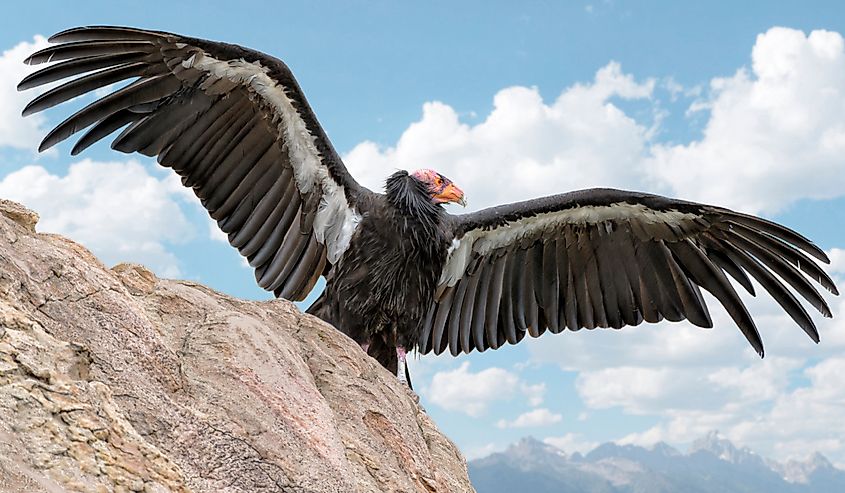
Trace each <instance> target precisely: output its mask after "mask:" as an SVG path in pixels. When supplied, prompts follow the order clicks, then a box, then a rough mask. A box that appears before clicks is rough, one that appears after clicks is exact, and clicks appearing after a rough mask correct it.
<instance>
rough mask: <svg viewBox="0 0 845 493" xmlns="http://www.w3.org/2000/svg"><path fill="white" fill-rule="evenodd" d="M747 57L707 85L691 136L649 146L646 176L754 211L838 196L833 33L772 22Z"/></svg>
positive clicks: (839, 94)
mask: <svg viewBox="0 0 845 493" xmlns="http://www.w3.org/2000/svg"><path fill="white" fill-rule="evenodd" d="M751 60H752V63H751V67H750V69H749V68H742V69H740V70H738V71H737V72H736V74H734V75H733V76H731V77H725V78H716V79H713V81H712V82H711V84H710V89H711V95H710V97H709V98H708V99H707V100H706V101H705V102H704V107H706V108H707V109H709V111H710V118H709V120H708V121H707V125H706V127H705V129H704V135H703V138H702V139H701V140H698V141H695V142H691V143H689V144H680V145H663V144H655V145H653V146H652V147H651V152H652V153H653V156H654V157H653V159H651V160H650V164H649V166H650V170H651V173H652V175H653V176H654V178H655V179H656V180H658V181H660V182H662V183H665V184H666V185H668V189H669V190H670V191H671V192H673V193H675V194H678V195H682V196H684V197H687V198H689V199H692V200H701V201H707V202H715V203H719V204H724V205H727V206H731V207H735V208H739V209H743V210H748V211H755V212H759V211H764V212H769V213H772V212H777V211H778V210H781V209H783V208H784V207H785V206H787V205H788V204H790V203H792V202H794V201H796V200H798V199H801V198H806V197H812V198H818V199H824V198H831V197H836V196H840V195H842V193H843V190H845V165H843V161H842V158H841V157H842V155H843V152H845V92H843V91H842V87H843V86H845V43H843V38H842V36H841V35H840V34H839V33H836V32H830V31H813V32H811V33H810V34H809V35H805V34H804V33H803V32H801V31H798V30H795V29H787V28H772V29H770V30H769V31H767V32H766V33H764V34H760V35H759V36H758V37H757V41H756V43H755V45H754V49H753V51H752V54H751Z"/></svg>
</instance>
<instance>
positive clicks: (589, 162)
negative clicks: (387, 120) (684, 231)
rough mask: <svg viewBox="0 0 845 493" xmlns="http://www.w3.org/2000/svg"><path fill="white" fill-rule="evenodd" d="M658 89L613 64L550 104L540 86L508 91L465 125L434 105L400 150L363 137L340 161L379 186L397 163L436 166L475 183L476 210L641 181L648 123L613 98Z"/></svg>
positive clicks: (472, 189) (448, 110)
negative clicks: (480, 118) (481, 116)
mask: <svg viewBox="0 0 845 493" xmlns="http://www.w3.org/2000/svg"><path fill="white" fill-rule="evenodd" d="M654 86H655V82H654V80H647V81H644V82H638V81H636V80H635V79H634V78H633V77H632V76H631V75H628V74H624V73H623V72H622V68H621V67H620V65H619V64H618V63H615V62H612V63H610V64H608V65H607V66H605V67H603V68H602V69H600V70H599V71H598V72H597V73H596V76H595V79H594V80H593V81H592V83H589V84H576V85H574V86H572V87H570V88H568V89H567V90H566V91H564V92H563V93H562V94H561V95H560V97H559V98H558V99H557V100H556V101H554V102H553V103H552V104H546V103H544V102H543V100H542V97H541V96H540V94H539V91H538V90H537V88H527V87H510V88H506V89H502V90H501V91H499V92H498V93H497V94H496V96H495V97H494V99H493V111H492V112H491V113H490V115H489V116H488V117H487V118H486V119H485V120H484V121H483V122H481V123H479V124H477V125H474V126H472V125H468V124H466V123H463V122H461V121H460V119H459V117H458V113H457V112H456V111H455V110H454V109H453V108H452V107H451V106H449V105H447V104H445V103H442V102H430V103H426V104H425V105H424V106H423V115H422V118H421V120H420V121H418V122H415V123H413V124H411V125H410V126H409V127H408V129H407V130H405V132H404V133H403V134H402V136H401V138H400V139H399V142H398V143H397V144H396V145H395V146H394V147H389V148H380V147H379V146H378V145H376V144H375V143H372V142H364V143H361V144H359V145H358V146H356V147H355V148H354V149H353V150H352V151H350V152H349V153H348V154H347V155H346V156H345V158H344V160H345V162H346V163H347V165H348V166H349V167H350V169H351V171H352V172H353V174H354V175H355V176H356V177H358V178H359V180H360V181H362V182H363V183H364V184H366V185H367V186H369V187H372V188H375V189H380V188H381V187H382V186H383V180H384V177H385V175H386V174H389V173H390V172H392V170H394V169H396V168H403V169H417V168H429V167H430V168H435V169H437V170H438V171H440V172H442V173H443V174H445V175H446V176H449V177H450V178H451V179H453V180H454V181H455V182H457V183H459V184H471V187H467V186H465V189H468V190H467V191H468V197H469V200H470V205H471V206H472V207H475V208H479V207H483V206H489V205H493V204H496V203H502V202H510V201H515V200H520V199H527V198H531V197H536V196H538V195H544V194H551V193H559V192H560V191H562V190H569V189H573V188H583V187H588V186H600V185H602V186H620V187H621V186H626V185H627V186H630V185H631V183H637V184H640V185H641V184H642V183H641V182H640V177H641V176H642V175H643V174H644V171H643V168H642V159H641V158H642V155H643V153H644V152H645V147H644V143H645V142H646V140H647V138H648V135H649V132H650V128H649V127H648V126H647V125H643V124H640V123H637V122H636V121H635V120H634V119H632V118H631V117H629V116H627V115H626V114H625V113H624V112H623V111H622V110H621V109H619V107H618V106H616V105H615V104H613V103H611V102H609V100H610V99H611V98H620V99H628V100H636V99H648V98H649V97H650V96H651V94H652V92H653V90H654ZM610 142H612V143H613V144H612V145H608V143H610ZM503 184H507V186H503Z"/></svg>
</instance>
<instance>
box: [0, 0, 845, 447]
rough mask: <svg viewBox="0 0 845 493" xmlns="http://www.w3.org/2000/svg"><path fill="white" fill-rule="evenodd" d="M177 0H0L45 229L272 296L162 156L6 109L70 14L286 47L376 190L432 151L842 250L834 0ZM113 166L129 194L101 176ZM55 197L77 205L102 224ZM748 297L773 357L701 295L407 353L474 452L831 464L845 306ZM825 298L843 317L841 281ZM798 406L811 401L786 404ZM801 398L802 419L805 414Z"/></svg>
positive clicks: (464, 173) (29, 191)
mask: <svg viewBox="0 0 845 493" xmlns="http://www.w3.org/2000/svg"><path fill="white" fill-rule="evenodd" d="M174 3H175V2H174ZM174 3H172V2H150V1H146V2H129V3H127V4H125V5H121V6H119V7H116V6H114V5H113V2H84V3H78V4H75V5H74V6H73V8H68V7H67V5H68V4H67V3H66V2H42V1H39V2H30V3H28V4H16V5H10V6H7V7H6V18H7V19H9V21H8V22H7V23H6V24H7V25H6V26H5V27H4V29H3V30H2V31H0V50H12V49H13V48H14V47H16V46H18V49H17V50H18V51H12V52H7V53H5V54H4V61H3V62H2V63H4V65H3V71H4V73H3V74H0V80H2V84H3V86H4V87H0V113H2V115H0V117H2V119H3V120H4V121H5V122H7V123H6V126H5V127H4V126H2V124H0V158H1V159H0V195H3V194H5V195H6V196H7V197H8V198H14V199H18V200H21V201H23V202H24V203H27V205H30V206H31V207H35V208H36V209H37V210H39V212H40V213H41V214H42V217H43V218H44V219H43V220H42V223H41V228H42V230H45V229H46V230H50V231H57V232H62V233H64V234H68V235H69V236H71V237H72V238H75V239H77V240H79V241H81V242H82V243H83V244H86V245H87V246H89V247H90V248H92V249H93V250H94V251H95V253H97V254H98V255H100V256H101V258H103V259H104V260H105V261H106V262H107V263H114V262H117V261H119V260H133V261H141V262H144V263H147V264H148V265H151V266H152V267H153V268H154V269H155V270H156V271H157V272H158V273H160V274H162V275H174V276H179V277H185V278H190V279H195V280H198V281H201V282H203V283H206V284H209V285H211V286H212V287H214V288H216V289H218V290H221V291H224V292H227V293H230V294H234V295H237V296H242V297H247V298H253V299H267V295H266V294H265V293H263V292H262V291H260V290H259V289H258V288H256V287H255V286H254V285H253V276H252V273H251V272H250V271H249V270H247V269H246V268H245V267H244V265H243V263H242V262H241V260H240V259H239V257H238V256H237V254H236V253H235V252H234V251H233V250H232V249H230V248H229V247H228V246H227V245H225V244H224V243H223V242H222V241H219V239H214V237H213V235H211V234H210V232H209V226H208V224H209V223H208V220H207V219H206V218H205V216H204V212H203V211H201V210H200V209H199V207H197V206H196V205H195V204H194V202H195V201H192V200H191V197H189V196H188V195H187V194H184V193H181V192H179V191H178V190H177V188H178V187H176V186H175V185H174V182H173V181H172V180H170V179H169V178H168V175H167V173H166V172H165V170H161V169H158V168H156V167H155V166H154V165H152V164H151V161H150V160H147V159H143V158H141V157H130V156H125V155H121V154H117V153H114V152H112V151H110V150H108V147H107V146H104V145H98V146H95V147H94V148H92V149H91V150H90V152H86V154H85V155H84V156H80V159H75V158H74V159H72V158H70V156H69V155H68V151H69V149H70V147H69V146H68V145H64V146H59V148H58V152H54V153H51V154H46V155H36V154H34V152H33V148H34V140H33V139H34V136H38V135H43V133H44V131H45V130H46V129H47V127H48V125H49V124H50V123H53V124H55V123H57V122H58V121H59V120H60V119H61V118H62V117H63V116H65V115H67V114H68V110H67V109H63V110H59V111H52V112H47V114H46V116H45V117H44V120H42V121H37V120H32V119H30V120H27V121H26V122H22V121H21V120H19V119H17V116H15V115H16V114H17V113H19V110H20V105H21V104H23V103H22V102H23V101H24V99H26V97H28V96H19V95H16V94H14V91H9V90H8V88H9V87H10V84H14V83H16V79H17V78H19V77H20V76H22V75H23V74H24V73H26V72H25V69H23V68H20V69H17V68H16V69H15V70H20V72H19V73H17V72H14V71H13V70H12V69H10V68H7V67H13V65H12V64H13V62H14V63H15V65H14V67H17V65H16V62H15V60H14V57H18V58H22V57H23V56H21V54H22V53H24V51H25V49H31V47H30V46H29V45H23V46H21V45H20V43H23V42H26V43H32V42H33V39H34V38H33V36H35V35H45V36H46V35H49V34H52V33H53V32H56V31H59V30H62V29H65V28H67V27H72V26H76V25H86V24H121V25H132V26H139V27H148V28H153V29H160V30H168V31H173V32H178V33H182V34H186V35H191V36H195V37H204V38H209V39H215V40H221V41H229V42H234V43H238V44H243V45H246V46H250V47H252V48H256V49H260V50H263V51H266V52H268V53H270V54H273V55H275V56H278V57H279V58H282V59H283V60H285V61H286V62H287V63H288V65H289V66H290V67H291V68H292V70H293V71H294V73H295V74H296V76H297V78H298V80H299V82H300V84H301V85H302V87H303V88H304V90H305V92H306V95H307V96H308V98H309V101H310V103H311V105H312V106H313V108H314V110H315V111H316V113H317V115H318V118H319V119H320V121H321V123H322V124H323V126H324V128H325V129H326V131H327V132H328V134H329V136H330V137H331V139H332V141H333V142H334V144H335V147H336V148H337V149H338V150H339V151H340V152H341V153H342V154H344V155H345V156H346V157H347V162H348V164H349V167H350V169H351V170H352V172H353V173H354V174H355V175H356V176H359V177H361V179H362V181H363V182H364V183H365V184H368V185H370V186H372V187H378V186H379V183H380V180H381V179H382V178H383V177H384V176H386V175H387V174H389V173H390V172H391V171H392V170H393V169H396V168H419V167H435V168H437V169H439V170H441V171H444V172H445V174H447V175H448V176H450V177H452V178H453V179H455V180H456V181H457V182H458V183H459V184H460V185H461V186H462V188H463V189H464V190H465V191H466V192H467V194H468V198H469V201H470V204H471V205H472V206H476V207H480V206H486V205H492V204H495V203H500V202H504V201H512V200H518V199H522V198H528V197H531V196H536V195H542V194H546V193H555V192H560V191H564V190H567V189H572V188H581V187H585V186H598V185H612V186H618V187H622V188H637V189H642V190H649V191H654V192H658V193H665V194H671V195H678V196H682V197H683V198H688V199H695V200H705V201H710V202H717V203H719V204H724V205H727V206H730V207H735V208H739V209H742V210H746V211H749V212H754V213H762V214H764V215H766V216H768V217H772V218H774V219H776V220H778V221H781V222H783V223H785V224H787V225H789V226H791V227H793V228H796V229H798V230H799V231H801V232H802V233H804V234H806V235H808V236H810V237H811V238H813V239H814V240H815V241H816V242H817V243H818V244H819V245H820V246H821V247H823V248H824V249H826V250H832V251H834V252H840V250H834V249H841V248H843V247H845V232H843V228H842V227H841V225H842V222H843V218H845V182H843V181H842V178H840V177H841V176H845V161H839V159H838V158H837V156H839V155H843V154H841V153H838V151H839V149H840V147H841V146H842V140H841V138H840V133H839V132H841V131H842V129H845V117H843V116H841V115H845V111H839V109H840V106H839V105H840V104H842V106H841V108H842V109H845V76H843V74H845V61H843V60H845V49H843V48H842V46H841V36H840V37H839V38H837V36H839V34H837V33H845V7H843V6H842V5H841V3H840V2H806V1H805V2H741V3H738V2H698V3H689V2H683V3H681V2H657V1H650V2H646V1H640V2H623V1H618V0H617V1H607V0H599V1H593V2H585V1H581V2H522V3H521V4H520V5H519V7H515V6H514V4H512V3H510V2H489V1H487V2H460V3H459V5H455V4H456V3H458V2H427V3H425V4H423V3H418V4H412V3H411V2H387V1H385V2H241V3H240V4H239V5H238V6H237V7H233V6H232V5H233V4H231V3H230V2H203V3H201V4H200V3H190V2H180V3H175V5H174ZM777 27H781V28H784V29H773V28H777ZM814 31H816V32H819V33H821V34H815V33H813V32H814ZM811 33H813V34H811ZM840 93H842V94H840ZM27 122H29V123H27ZM27 125H28V126H27ZM3 132H5V133H6V135H7V138H4V137H3V135H2V133H3ZM81 158H89V159H90V160H91V161H86V162H83V164H82V165H79V164H78V163H80V161H81ZM131 159H135V160H136V164H128V163H129V161H130V160H131ZM106 162H108V164H104V163H106ZM75 163H77V164H76V168H72V165H74V164H75ZM32 165H34V166H35V167H33V166H32ZM27 166H29V167H27ZM118 183H129V184H134V185H137V187H136V190H135V192H136V193H133V194H129V195H128V196H122V197H117V196H114V195H109V194H108V193H105V192H104V190H107V189H108V187H109V186H112V185H115V184H118ZM30 184H38V186H40V187H47V188H49V187H50V186H53V187H58V186H61V185H73V187H77V188H74V189H75V190H83V191H85V192H86V193H83V194H75V195H69V194H65V195H62V194H58V195H57V194H55V193H54V194H48V193H46V192H44V191H39V190H40V189H39V188H38V187H37V186H34V185H33V186H31V187H30V186H29V185H30ZM73 187H65V188H73ZM85 197H93V198H90V200H89V199H87V198H85ZM86 200H87V202H86ZM98 200H99V201H101V202H97V201H98ZM98 204H99V205H102V204H119V205H120V207H111V208H110V207H105V208H104V207H98ZM63 209H69V210H74V211H85V212H86V213H90V216H91V223H90V224H87V223H86V224H82V223H80V221H78V220H72V219H70V218H68V217H66V216H63V215H62V213H61V212H62V210H63ZM103 209H107V211H106V212H103ZM115 209H120V210H115ZM98 214H99V215H98ZM128 223H131V224H132V225H134V226H135V228H134V229H132V228H129V227H127V226H126V224H128ZM837 255H839V253H837ZM839 258H840V256H835V260H836V259H839ZM843 263H845V260H838V264H836V265H835V266H834V270H835V271H836V272H838V274H835V275H838V276H839V277H838V278H839V279H842V277H843V276H845V265H842V264H843ZM837 269H838V270H837ZM840 284H841V283H840ZM749 305H750V308H751V309H752V313H753V314H757V315H758V316H759V317H760V318H759V319H758V320H759V325H760V327H761V331H762V332H763V333H764V334H763V335H764V342H767V343H768V344H767V349H768V353H767V354H768V356H767V358H766V359H765V360H763V361H760V360H758V359H756V358H755V357H754V356H753V354H752V352H751V351H750V350H749V349H747V348H746V347H745V343H744V341H743V340H742V338H741V336H739V335H738V333H737V331H736V329H735V328H734V327H733V325H732V324H731V323H729V322H726V321H725V322H722V323H719V321H723V320H724V319H725V317H724V315H723V313H722V312H720V311H718V310H716V309H714V310H713V312H714V318H715V319H716V320H717V327H716V328H715V329H713V330H712V331H703V330H700V329H694V328H691V327H689V326H687V325H686V324H674V325H666V326H659V327H638V328H634V329H626V330H625V331H623V332H620V333H586V332H579V333H576V334H564V335H559V336H556V337H542V338H540V339H538V340H536V341H526V343H523V344H520V345H519V346H517V347H507V348H503V349H501V350H498V351H495V352H486V353H484V354H481V355H471V356H469V357H461V358H456V359H453V358H451V357H441V358H424V359H423V360H421V361H414V362H412V366H411V369H412V372H414V375H415V376H416V382H417V385H418V387H419V389H420V393H421V396H422V402H423V404H424V405H425V407H426V409H427V410H428V412H429V413H430V414H431V415H432V416H433V418H434V419H435V421H436V422H437V423H438V424H439V425H440V427H441V428H442V429H443V430H444V431H445V432H446V433H447V434H448V435H449V436H450V437H452V438H453V440H455V441H456V442H457V443H458V445H459V446H461V448H462V449H463V450H464V451H465V452H466V453H467V454H468V455H469V456H477V455H479V454H482V453H485V452H489V451H492V450H496V449H501V448H503V447H504V446H505V445H507V444H508V443H510V442H512V441H514V440H516V439H517V438H519V437H520V436H523V435H528V434H531V435H534V436H536V437H538V438H542V439H548V440H550V442H551V443H554V444H557V445H560V446H562V447H564V448H566V449H567V450H569V451H572V450H576V449H578V450H586V449H588V448H589V446H590V445H591V444H594V443H596V442H601V441H608V440H622V441H628V442H635V443H643V444H647V443H650V442H653V441H655V440H666V441H669V442H671V443H673V444H676V445H681V446H683V445H684V444H686V443H688V442H689V441H691V440H692V439H694V438H696V437H697V436H698V435H701V434H703V432H704V431H706V430H708V429H712V428H719V429H720V430H721V431H722V432H723V433H724V434H725V435H727V436H728V437H729V438H732V439H734V440H736V441H738V442H740V443H742V444H745V445H749V446H751V447H753V448H755V449H756V450H759V451H761V452H762V453H764V454H769V455H773V456H775V457H779V458H786V457H790V456H799V457H800V456H804V455H806V454H808V453H809V452H810V451H812V450H821V451H822V452H824V453H825V454H827V455H828V456H829V457H831V458H832V459H834V460H835V461H837V462H838V463H840V464H844V463H845V425H842V424H841V423H838V424H837V422H838V421H839V420H838V419H836V416H834V415H833V413H834V410H836V409H838V407H837V403H839V405H841V402H845V390H844V389H841V388H839V387H841V385H840V386H836V385H834V384H832V383H831V382H830V379H829V378H827V377H828V376H831V375H834V376H835V375H837V373H836V372H837V371H838V370H839V369H840V368H841V369H845V361H843V360H842V359H841V354H842V349H843V348H845V335H840V333H842V332H843V331H845V325H843V324H842V323H841V322H840V321H836V320H835V321H833V322H830V321H822V320H820V319H819V318H816V320H817V321H819V323H820V327H821V330H822V344H821V345H820V346H818V347H816V346H815V345H813V344H811V343H810V342H809V341H808V340H806V339H805V338H803V336H802V334H800V331H799V330H797V328H796V327H794V326H792V325H791V323H790V322H789V321H788V320H785V319H784V317H783V316H781V315H779V312H778V310H777V307H776V306H775V305H773V304H772V303H770V302H768V301H766V300H761V301H757V300H754V301H753V302H749ZM832 307H833V309H834V312H835V313H842V309H841V308H843V305H842V303H841V300H834V301H832ZM837 308H840V309H839V311H837ZM798 400H800V401H802V402H808V404H807V407H806V408H802V409H797V408H794V407H790V403H791V402H795V401H798ZM807 413H810V414H813V416H814V418H815V419H814V420H813V421H814V423H809V422H807V423H803V424H802V423H801V421H802V420H801V419H800V416H802V415H806V414H807ZM819 414H820V415H819ZM805 421H806V420H805Z"/></svg>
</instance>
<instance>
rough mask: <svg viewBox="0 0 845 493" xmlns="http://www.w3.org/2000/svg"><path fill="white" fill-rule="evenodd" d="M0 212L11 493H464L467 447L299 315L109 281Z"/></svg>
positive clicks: (0, 434)
mask: <svg viewBox="0 0 845 493" xmlns="http://www.w3.org/2000/svg"><path fill="white" fill-rule="evenodd" d="M37 219H38V217H37V215H35V214H34V213H32V212H31V211H28V210H26V209H25V208H23V207H21V206H20V205H18V204H15V203H12V202H8V201H3V200H0V492H15V493H17V492H22V491H26V492H29V491H32V492H54V491H86V492H88V491H90V492H105V491H144V492H166V491H177V492H182V491H185V492H187V491H197V492H205V491H207V492H228V491H231V492H234V491H245V492H264V491H267V492H271V491H285V492H333V493H334V492H343V493H345V492H377V491H378V492H381V491H390V492H450V493H451V492H464V491H473V490H472V487H471V486H470V483H469V479H468V477H467V471H466V464H465V461H464V459H463V457H462V456H461V455H460V453H459V452H458V450H457V448H456V447H455V445H454V444H453V443H452V442H451V441H449V440H448V439H447V438H445V437H444V436H443V435H442V434H441V433H440V432H439V431H438V430H437V428H436V427H435V426H434V424H433V423H432V421H431V420H430V419H429V417H428V416H427V415H426V414H425V412H424V411H423V410H422V409H421V408H420V407H419V406H418V405H417V403H416V402H415V399H414V395H413V394H412V393H411V392H410V391H409V390H408V389H407V388H405V387H404V386H402V385H400V384H399V382H398V381H397V380H396V379H395V378H394V377H393V376H392V375H390V374H389V373H388V372H386V371H385V370H384V369H382V368H381V367H380V366H379V365H378V364H377V363H376V362H375V361H374V360H372V359H370V358H369V357H367V356H366V355H365V354H364V353H363V352H362V351H361V350H360V348H359V347H358V346H357V345H356V344H355V343H354V342H352V341H351V340H349V339H348V338H346V337H345V336H343V335H342V334H341V333H339V332H338V331H336V330H335V329H333V328H332V327H330V326H328V325H326V324H324V323H322V322H321V321H319V320H317V319H315V318H313V317H310V316H308V315H303V314H302V313H300V312H299V311H298V310H297V309H296V307H295V306H294V305H292V304H291V303H289V302H287V301H283V300H276V301H269V302H252V301H243V300H239V299H235V298H232V297H229V296H226V295H223V294H221V293H217V292H215V291H213V290H211V289H209V288H207V287H204V286H201V285H198V284H195V283H191V282H185V281H171V280H164V279H158V278H156V276H154V275H153V274H152V273H151V272H150V271H148V270H147V269H145V268H144V267H141V266H139V265H130V264H120V265H117V266H115V267H114V268H111V269H109V268H107V267H106V266H104V265H103V264H101V263H100V262H99V261H98V260H97V259H96V258H95V257H94V256H93V255H92V254H91V253H90V252H88V251H87V250H86V249H85V248H83V247H82V246H80V245H78V244H76V243H74V242H72V241H70V240H68V239H65V238H62V237H60V236H57V235H50V234H39V233H36V232H35V226H36V223H37Z"/></svg>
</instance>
